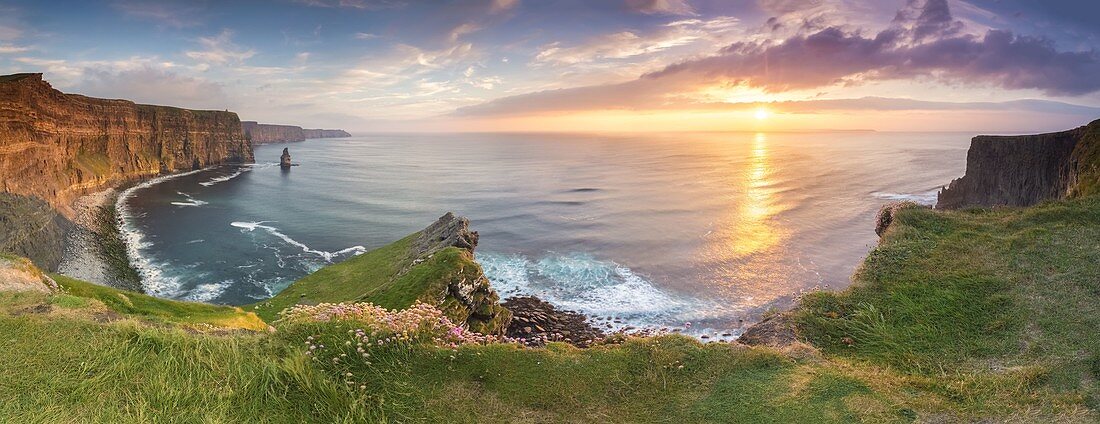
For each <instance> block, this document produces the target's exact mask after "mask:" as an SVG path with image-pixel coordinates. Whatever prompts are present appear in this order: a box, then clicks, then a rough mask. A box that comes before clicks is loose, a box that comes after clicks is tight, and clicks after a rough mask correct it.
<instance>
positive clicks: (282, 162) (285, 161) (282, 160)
mask: <svg viewBox="0 0 1100 424" xmlns="http://www.w3.org/2000/svg"><path fill="white" fill-rule="evenodd" d="M279 166H281V167H283V168H290V166H291V163H290V149H288V148H285V147H284V148H283V154H282V156H279Z"/></svg>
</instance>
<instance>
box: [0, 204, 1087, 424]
mask: <svg viewBox="0 0 1100 424" xmlns="http://www.w3.org/2000/svg"><path fill="white" fill-rule="evenodd" d="M1098 241H1100V198H1098V197H1088V198H1082V199H1075V200H1071V201H1065V202H1057V203H1049V204H1044V205H1039V206H1036V207H1032V208H1027V209H998V210H966V211H952V212H934V211H930V210H922V209H909V210H905V211H902V212H901V213H900V214H899V215H898V216H897V219H896V221H895V223H894V224H893V225H892V226H891V227H890V229H889V231H888V232H887V234H886V235H885V238H884V240H883V243H882V244H881V246H879V247H878V248H876V249H875V250H874V251H873V252H872V253H871V254H870V255H869V257H868V259H867V260H866V262H865V263H864V266H863V267H862V269H861V270H860V271H859V272H858V273H857V275H856V276H855V280H856V281H855V285H854V286H853V287H852V288H851V289H848V290H845V291H842V292H837V293H817V294H813V295H810V296H808V297H807V298H806V299H805V300H804V303H803V305H802V307H801V308H800V309H798V310H796V311H794V312H791V313H790V317H791V318H793V321H794V322H795V323H796V325H797V329H798V331H799V332H800V333H801V334H802V335H803V336H804V337H806V338H807V339H808V340H809V341H810V342H811V343H812V344H813V346H806V345H795V346H793V347H791V348H788V349H787V350H784V351H782V352H780V351H776V350H773V349H769V348H760V347H751V348H750V347H742V346H738V345H729V344H708V345H703V344H700V343H698V342H696V341H694V340H690V339H686V338H683V337H680V336H664V337H656V338H640V339H629V340H627V341H626V342H625V343H623V344H621V345H605V346H597V347H594V348H589V349H576V348H573V347H569V346H566V345H561V344H551V345H550V346H549V347H547V348H539V349H524V348H518V347H515V346H512V345H501V344H496V345H487V346H463V347H458V348H456V349H453V350H452V349H446V348H439V347H433V346H426V345H411V346H410V345H401V344H386V345H381V344H380V345H378V346H374V345H371V346H367V349H368V352H369V353H370V355H369V357H367V356H364V357H362V359H360V358H359V357H358V355H357V352H356V350H355V349H356V346H355V345H354V344H347V343H346V341H347V340H348V330H351V329H353V328H356V326H357V325H361V324H356V323H354V322H336V323H307V324H302V323H297V324H291V323H276V326H277V327H279V329H278V331H277V332H276V333H273V334H268V333H259V334H256V333H248V334H228V335H226V334H221V335H219V334H218V333H213V334H200V333H195V332H190V331H180V330H179V329H176V328H174V326H175V325H174V324H171V323H168V324H167V325H166V324H164V323H159V322H154V324H155V325H150V324H147V323H145V322H144V321H136V320H124V321H115V322H109V323H100V322H96V321H95V316H94V315H88V314H84V313H82V312H80V311H81V308H83V306H81V305H79V302H74V301H73V300H72V299H69V297H76V296H74V295H73V294H67V295H65V294H63V295H45V294H0V305H4V307H2V308H0V334H4V335H5V337H2V338H0V363H3V364H5V366H4V367H0V398H2V399H6V401H5V402H3V403H0V422H2V421H15V420H18V421H28V422H40V421H46V422H53V421H74V420H75V421H100V422H144V421H149V420H151V419H152V418H153V417H156V418H159V419H160V420H162V421H165V422H225V421H243V422H301V421H315V422H363V421H366V422H384V421H404V422H421V421H425V422H457V421H464V422H501V421H510V422H683V423H695V422H700V423H702V422H912V421H914V420H917V421H921V422H928V421H931V422H968V421H973V420H983V419H984V420H991V421H1005V420H1009V421H1023V422H1052V421H1062V422H1095V421H1096V420H1098V419H1100V415H1097V414H1096V409H1097V408H1100V404H1098V399H1100V397H1098V394H1100V391H1098V387H1097V385H1098V383H1097V382H1098V381H1100V335H1098V334H1100V333H1098V332H1096V331H1095V329H1096V328H1100V302H1096V300H1097V299H1098V298H1100V245H1098V244H1097V243H1098ZM391 253H392V252H391ZM370 254H371V253H368V254H365V255H362V256H361V257H360V258H356V259H357V260H361V261H364V262H363V263H364V264H368V263H373V264H376V265H377V267H373V266H361V267H348V268H334V269H333V270H331V271H329V272H330V273H331V274H329V275H328V278H333V279H335V278H337V277H339V278H351V279H363V280H366V281H374V282H378V284H376V285H374V286H372V287H373V288H376V289H377V288H380V287H389V288H391V289H393V292H392V293H391V292H390V291H388V290H380V291H377V292H371V291H363V292H362V293H363V294H364V295H369V296H366V297H365V298H370V297H372V296H373V297H374V298H375V299H376V300H378V301H379V302H394V303H392V304H393V305H396V304H399V303H400V302H405V301H408V298H407V297H405V296H404V295H403V294H402V293H403V290H404V289H405V288H406V287H408V286H406V285H404V283H402V282H401V281H400V280H399V279H397V280H389V279H382V278H378V277H377V276H379V275H391V276H392V275H393V274H392V269H393V268H389V270H391V271H387V268H385V267H387V266H390V265H388V264H386V263H385V262H384V261H383V260H382V258H383V257H385V254H384V252H382V253H376V254H377V255H379V256H377V257H374V258H373V259H372V257H371V256H367V255H370ZM438 256H445V255H438ZM375 261H377V262H375ZM387 273H389V274H387ZM372 275H373V276H375V277H372ZM323 276H325V274H321V275H320V276H318V277H315V278H318V280H315V281H313V282H312V283H311V284H312V286H311V285H310V284H307V285H305V286H303V287H304V289H309V290H310V291H308V292H303V293H307V295H309V296H320V295H319V294H331V295H333V296H337V295H340V296H343V295H344V294H342V293H336V292H335V291H338V290H344V289H345V288H342V287H333V288H329V287H325V286H324V283H325V281H326V280H321V279H319V278H321V277H323ZM410 278H413V277H410ZM62 284H63V285H66V283H62ZM69 284H71V283H69ZM360 289H361V288H360ZM357 290H359V289H357ZM330 291H331V292H330ZM349 293H351V292H349ZM295 296H298V294H295ZM92 297H95V296H92ZM80 298H81V299H87V297H80ZM43 303H47V304H50V305H53V306H52V307H53V310H52V311H51V312H48V313H39V312H37V308H36V307H35V306H36V305H40V304H43ZM74 304H75V305H74ZM307 337H313V338H314V339H313V340H312V341H311V342H312V343H319V344H324V345H326V346H328V348H327V350H326V351H325V352H326V353H325V355H327V356H323V357H320V356H317V357H318V359H313V358H314V357H315V356H316V355H315V356H310V355H307V354H306V352H307V351H308V349H307V346H308V345H309V343H305V342H306V341H307V340H308V338H307ZM340 354H346V355H347V356H340ZM332 358H346V359H345V360H344V361H333V360H330V359H332ZM348 373H351V374H352V375H353V376H354V377H349V376H348V375H347V374H348ZM351 378H354V379H355V382H354V383H353V384H348V383H347V381H350V380H349V379H351ZM357 384H362V386H363V388H362V389H360V388H359V386H357Z"/></svg>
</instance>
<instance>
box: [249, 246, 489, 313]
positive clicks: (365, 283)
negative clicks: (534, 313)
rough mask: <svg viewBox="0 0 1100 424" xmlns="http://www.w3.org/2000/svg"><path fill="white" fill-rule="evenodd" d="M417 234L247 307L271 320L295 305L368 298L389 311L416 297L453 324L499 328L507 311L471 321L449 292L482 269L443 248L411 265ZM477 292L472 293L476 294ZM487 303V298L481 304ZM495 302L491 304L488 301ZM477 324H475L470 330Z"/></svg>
mask: <svg viewBox="0 0 1100 424" xmlns="http://www.w3.org/2000/svg"><path fill="white" fill-rule="evenodd" d="M419 235H420V233H413V234H411V235H409V236H407V237H405V238H403V239H401V240H398V241H396V242H394V243H391V244H389V245H386V246H383V247H381V248H378V249H375V250H372V251H370V252H367V253H364V254H362V255H358V256H356V257H353V258H351V259H348V260H346V261H343V262H341V263H338V264H334V265H329V266H326V267H324V268H321V269H319V270H317V271H316V272H314V273H312V274H310V275H307V276H305V277H302V278H301V279H300V280H298V281H295V282H294V283H293V284H291V285H290V286H289V287H287V288H286V289H285V290H283V291H282V292H280V293H279V294H278V295H276V296H275V297H273V298H271V299H268V300H266V301H263V302H260V303H257V304H254V305H250V306H249V307H250V308H252V310H254V311H256V312H257V313H258V314H259V315H260V316H261V317H262V318H263V319H265V320H267V321H268V322H272V321H274V320H276V319H278V317H279V312H280V311H282V310H284V309H286V308H287V307H290V306H293V305H295V304H299V303H301V304H307V305H315V304H318V303H340V302H370V303H374V304H376V305H379V306H382V307H384V308H388V309H404V308H407V307H409V306H411V305H412V304H413V303H414V302H416V301H418V300H419V301H421V302H424V303H429V304H433V305H436V306H439V308H440V309H441V310H443V312H444V313H446V314H447V315H448V316H449V317H450V318H451V319H452V320H454V321H455V322H468V324H469V325H470V326H471V328H472V329H474V330H476V331H485V330H484V329H486V328H501V327H502V325H501V323H500V322H499V321H500V320H501V319H505V317H506V316H507V315H506V314H507V311H503V309H502V308H500V307H499V306H496V308H498V309H501V310H502V311H503V313H501V312H488V313H484V314H483V315H486V316H491V317H493V318H492V319H491V320H489V321H484V322H482V321H478V320H470V319H469V318H470V315H471V313H474V312H478V311H470V310H469V308H467V307H465V306H463V305H461V304H459V303H457V302H456V300H455V298H454V297H453V296H448V295H446V294H447V285H448V283H449V282H452V281H475V280H477V279H479V278H481V275H482V271H481V265H479V264H478V263H477V262H476V261H474V259H473V255H471V254H470V253H469V252H467V251H465V250H463V249H459V248H457V247H448V248H445V249H443V250H441V251H439V252H437V253H435V254H434V255H432V256H431V257H430V258H427V259H425V260H424V261H423V262H420V263H417V264H414V263H413V259H414V257H413V255H412V253H410V247H411V245H412V243H413V241H415V240H416V238H417V237H419ZM475 295H476V294H475ZM486 303H490V302H486ZM492 303H495V302H492ZM474 327H477V328H474Z"/></svg>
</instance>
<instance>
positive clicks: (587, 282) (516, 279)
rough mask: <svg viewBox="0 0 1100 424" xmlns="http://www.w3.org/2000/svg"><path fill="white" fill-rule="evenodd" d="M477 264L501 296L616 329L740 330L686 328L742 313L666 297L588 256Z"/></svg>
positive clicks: (489, 256) (733, 307)
mask: <svg viewBox="0 0 1100 424" xmlns="http://www.w3.org/2000/svg"><path fill="white" fill-rule="evenodd" d="M477 260H478V262H479V263H481V265H482V268H483V269H484V271H485V276H486V277H488V278H489V281H491V282H492V284H493V287H494V288H495V289H496V290H497V291H498V292H500V293H501V295H502V297H509V296H513V295H534V296H538V297H539V298H541V299H543V300H545V301H547V302H550V303H551V304H553V305H555V306H558V307H560V308H563V309H567V310H574V311H578V312H581V313H584V314H585V315H588V316H589V317H601V318H603V320H602V321H598V324H604V325H606V324H611V326H612V328H615V329H622V328H625V327H628V326H629V327H636V328H663V327H668V328H681V329H684V330H686V332H687V333H690V334H695V335H703V334H708V335H709V334H711V333H714V332H718V333H719V334H724V333H727V332H728V333H731V334H733V336H732V337H736V336H737V335H738V334H739V331H738V330H736V329H734V328H732V327H733V326H730V328H707V327H699V326H698V325H697V326H694V327H692V326H689V325H686V324H687V323H689V322H692V321H696V322H697V321H701V320H703V321H706V320H713V321H715V322H723V321H724V322H733V321H736V317H737V316H743V314H744V313H745V311H746V309H747V307H746V305H739V304H737V303H736V302H733V303H730V302H718V301H713V300H703V299H697V298H693V297H688V296H683V295H679V294H676V293H670V292H668V291H665V290H663V289H661V288H659V287H658V286H656V285H654V284H653V283H652V282H650V281H649V280H648V279H646V278H645V277H644V276H641V275H638V274H637V273H636V272H634V271H633V270H631V269H630V268H628V267H625V266H622V265H620V264H617V263H615V262H612V261H605V260H599V259H596V258H594V257H593V256H592V255H589V254H583V253H573V254H565V255H559V254H550V255H548V256H546V257H543V258H541V259H538V260H534V261H533V260H531V259H529V258H527V257H524V256H520V255H500V254H494V253H478V254H477ZM608 317H610V320H608ZM616 321H619V322H616Z"/></svg>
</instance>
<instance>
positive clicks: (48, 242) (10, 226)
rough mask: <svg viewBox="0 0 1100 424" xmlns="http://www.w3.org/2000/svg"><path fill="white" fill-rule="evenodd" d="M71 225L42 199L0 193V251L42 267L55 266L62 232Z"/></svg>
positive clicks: (63, 235) (58, 258) (61, 244)
mask: <svg viewBox="0 0 1100 424" xmlns="http://www.w3.org/2000/svg"><path fill="white" fill-rule="evenodd" d="M72 227H73V224H72V222H70V221H69V220H68V219H66V218H65V217H64V216H61V214H60V213H58V212H57V210H55V209H53V208H51V207H50V205H49V204H48V203H46V201H45V200H42V199H39V198H36V197H30V196H21V195H17V194H11V193H0V252H11V253H15V254H17V255H19V256H22V257H26V258H30V259H31V260H33V261H34V264H35V265H37V266H38V267H40V268H43V269H50V270H52V269H57V266H58V264H59V263H60V262H61V253H62V251H64V248H65V246H64V241H65V233H66V231H69V230H70V229H71V228H72Z"/></svg>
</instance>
